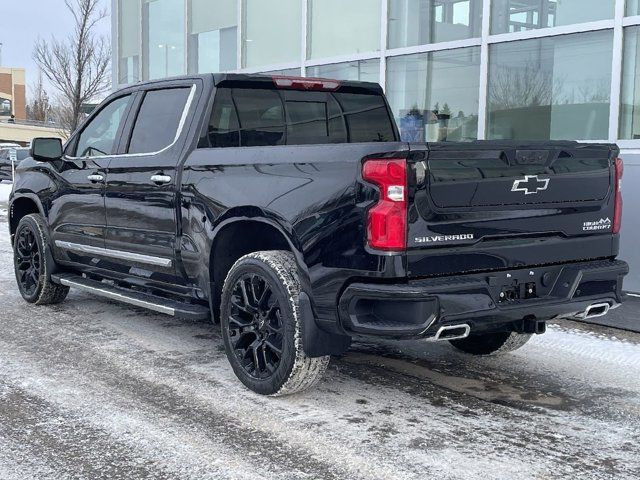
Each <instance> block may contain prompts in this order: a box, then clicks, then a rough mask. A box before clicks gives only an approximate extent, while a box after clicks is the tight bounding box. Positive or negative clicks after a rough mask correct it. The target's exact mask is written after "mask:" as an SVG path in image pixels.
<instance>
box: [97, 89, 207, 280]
mask: <svg viewBox="0 0 640 480" xmlns="http://www.w3.org/2000/svg"><path fill="white" fill-rule="evenodd" d="M142 95H143V96H142V98H141V99H140V101H139V103H138V106H137V113H136V115H135V116H134V117H133V118H134V119H135V120H134V121H133V122H132V125H131V126H130V134H129V135H128V137H125V138H126V145H124V146H123V145H121V146H120V149H121V151H122V155H119V156H118V157H115V158H114V159H113V161H112V162H111V163H110V165H109V170H108V175H107V187H106V200H105V204H106V212H107V231H106V248H107V250H108V251H110V252H112V255H111V259H112V262H111V263H112V266H111V268H112V269H114V270H116V271H118V272H119V273H121V274H125V275H128V276H130V277H142V278H143V279H149V280H153V281H156V282H164V283H171V284H175V283H179V279H178V278H177V276H176V268H175V257H176V229H177V224H176V191H177V183H176V173H177V166H178V163H179V161H180V156H181V153H182V149H183V148H184V141H185V138H184V137H185V136H186V135H185V132H184V131H183V130H184V129H183V127H184V125H185V119H186V118H187V112H188V109H189V106H190V105H191V103H192V101H193V98H194V96H195V87H194V86H193V85H192V84H191V83H189V84H182V85H180V84H178V85H175V86H171V88H169V87H163V88H160V89H157V88H156V89H153V90H148V91H145V92H143V94H142Z"/></svg>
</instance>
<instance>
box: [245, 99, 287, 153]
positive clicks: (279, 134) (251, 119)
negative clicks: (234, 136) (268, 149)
mask: <svg viewBox="0 0 640 480" xmlns="http://www.w3.org/2000/svg"><path fill="white" fill-rule="evenodd" d="M233 99H234V101H235V103H236V107H237V108H238V118H239V120H240V142H241V143H240V144H241V145H242V146H243V147H256V146H262V145H283V144H284V137H285V131H284V130H285V124H284V112H283V105H282V100H281V99H280V95H279V94H278V92H276V91H273V90H252V89H244V88H242V89H241V88H238V89H234V90H233Z"/></svg>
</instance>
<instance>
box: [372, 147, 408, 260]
mask: <svg viewBox="0 0 640 480" xmlns="http://www.w3.org/2000/svg"><path fill="white" fill-rule="evenodd" d="M362 178H363V179H364V180H366V181H368V182H371V183H373V184H374V185H377V186H378V187H379V189H380V200H378V203H376V204H375V205H374V206H373V207H371V209H370V210H369V214H368V221H367V241H368V244H369V246H370V247H371V248H374V249H376V250H386V251H400V250H405V249H406V247H407V162H406V160H404V159H390V160H382V159H380V160H378V159H375V160H367V161H366V162H365V163H364V166H363V168H362Z"/></svg>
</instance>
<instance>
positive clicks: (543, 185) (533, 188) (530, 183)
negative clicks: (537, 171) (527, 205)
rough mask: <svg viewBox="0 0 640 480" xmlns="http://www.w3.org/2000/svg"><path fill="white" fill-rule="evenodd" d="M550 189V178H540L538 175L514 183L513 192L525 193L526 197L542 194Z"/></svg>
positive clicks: (528, 176) (527, 176)
mask: <svg viewBox="0 0 640 480" xmlns="http://www.w3.org/2000/svg"><path fill="white" fill-rule="evenodd" d="M547 187H549V179H548V178H544V179H541V178H538V176H537V175H526V176H525V177H524V178H522V179H520V180H516V181H515V182H513V187H512V188H511V191H512V192H524V194H525V195H533V194H535V193H538V192H542V191H543V190H546V189H547Z"/></svg>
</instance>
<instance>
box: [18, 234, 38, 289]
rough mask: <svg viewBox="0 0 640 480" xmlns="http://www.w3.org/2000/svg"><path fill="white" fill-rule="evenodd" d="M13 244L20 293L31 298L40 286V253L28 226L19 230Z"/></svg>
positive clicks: (34, 236) (34, 235)
mask: <svg viewBox="0 0 640 480" xmlns="http://www.w3.org/2000/svg"><path fill="white" fill-rule="evenodd" d="M15 242H16V243H15V255H16V260H15V261H16V279H17V280H18V283H19V284H20V289H21V290H22V292H24V294H26V295H27V296H31V295H33V294H35V293H36V291H37V290H38V287H39V285H40V277H41V274H42V252H41V251H40V247H39V245H38V242H37V240H36V233H35V232H34V231H33V229H32V228H31V226H30V225H23V226H22V227H21V228H20V230H19V232H18V235H17V237H16V240H15Z"/></svg>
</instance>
